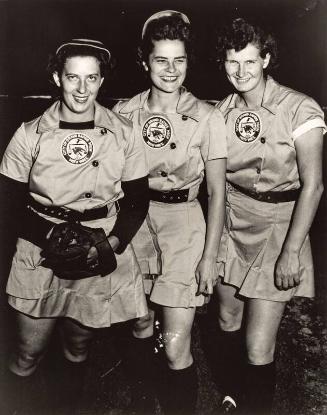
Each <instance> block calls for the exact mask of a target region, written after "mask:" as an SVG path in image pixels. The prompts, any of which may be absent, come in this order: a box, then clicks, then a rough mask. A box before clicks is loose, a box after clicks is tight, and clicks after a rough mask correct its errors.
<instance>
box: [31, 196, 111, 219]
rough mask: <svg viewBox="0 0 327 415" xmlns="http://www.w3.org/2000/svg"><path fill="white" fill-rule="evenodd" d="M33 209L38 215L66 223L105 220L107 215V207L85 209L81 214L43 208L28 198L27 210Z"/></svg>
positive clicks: (49, 207)
mask: <svg viewBox="0 0 327 415" xmlns="http://www.w3.org/2000/svg"><path fill="white" fill-rule="evenodd" d="M31 207H32V208H33V209H34V210H36V211H37V212H39V213H43V214H45V215H47V216H52V217H54V218H57V219H62V220H65V221H67V222H71V221H74V222H84V221H89V220H95V219H102V218H105V217H106V216H107V214H108V207H107V206H103V207H100V208H95V209H87V210H85V211H84V212H83V213H82V212H78V211H77V210H73V209H66V208H62V207H60V206H44V205H42V204H41V203H39V202H37V201H36V200H34V199H33V198H32V197H30V198H29V200H28V203H27V208H31Z"/></svg>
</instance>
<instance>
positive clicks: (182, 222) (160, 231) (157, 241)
mask: <svg viewBox="0 0 327 415" xmlns="http://www.w3.org/2000/svg"><path fill="white" fill-rule="evenodd" d="M204 242H205V221H204V217H203V213H202V209H201V206H200V204H199V202H198V201H197V200H193V201H191V202H185V203H176V204H169V203H161V202H154V201H151V202H150V208H149V213H148V216H147V218H146V221H145V222H144V223H143V225H142V227H141V229H140V230H139V231H138V233H137V234H136V236H135V237H134V239H133V241H132V245H133V248H134V250H135V254H136V257H137V259H138V261H139V263H140V265H141V269H142V273H143V274H144V275H143V277H144V286H145V290H146V293H147V294H149V295H150V300H151V301H152V302H153V303H156V304H160V305H163V306H168V307H181V308H188V307H195V306H201V305H203V303H204V296H203V295H199V296H196V292H197V288H198V284H197V282H196V279H195V270H196V267H197V265H198V263H199V261H200V259H201V257H202V253H203V249H204ZM151 274H156V275H155V276H153V275H151Z"/></svg>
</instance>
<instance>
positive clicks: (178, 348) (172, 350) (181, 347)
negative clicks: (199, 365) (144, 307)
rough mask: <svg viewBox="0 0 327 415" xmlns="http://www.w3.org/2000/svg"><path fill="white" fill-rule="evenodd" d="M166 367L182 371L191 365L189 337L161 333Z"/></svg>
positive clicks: (175, 333) (179, 334)
mask: <svg viewBox="0 0 327 415" xmlns="http://www.w3.org/2000/svg"><path fill="white" fill-rule="evenodd" d="M162 338H163V343H164V347H165V353H166V357H167V361H168V366H169V367H170V368H171V369H184V368H185V367H188V366H190V365H191V364H192V362H193V358H192V355H191V350H190V342H191V339H190V336H189V335H187V336H186V335H184V334H181V333H177V332H164V333H162Z"/></svg>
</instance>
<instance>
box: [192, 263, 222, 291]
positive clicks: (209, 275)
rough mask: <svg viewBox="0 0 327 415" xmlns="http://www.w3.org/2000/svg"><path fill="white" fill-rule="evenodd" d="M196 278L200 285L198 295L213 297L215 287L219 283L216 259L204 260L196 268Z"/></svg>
mask: <svg viewBox="0 0 327 415" xmlns="http://www.w3.org/2000/svg"><path fill="white" fill-rule="evenodd" d="M195 278H196V281H197V283H198V291H197V293H196V295H200V294H204V295H211V294H212V293H213V287H214V285H215V284H216V283H217V281H218V269H217V262H216V258H202V259H201V261H200V262H199V264H198V266H197V268H196V271H195Z"/></svg>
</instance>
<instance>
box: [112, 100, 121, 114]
mask: <svg viewBox="0 0 327 415" xmlns="http://www.w3.org/2000/svg"><path fill="white" fill-rule="evenodd" d="M122 102H123V101H118V102H116V104H115V105H114V106H113V107H112V108H111V111H113V112H115V113H116V114H119V109H120V108H121V103H122Z"/></svg>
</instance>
